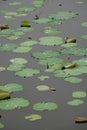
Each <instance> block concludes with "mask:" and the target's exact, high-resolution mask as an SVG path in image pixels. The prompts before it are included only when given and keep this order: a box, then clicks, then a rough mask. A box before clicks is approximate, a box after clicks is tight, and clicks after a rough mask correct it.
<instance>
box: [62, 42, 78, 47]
mask: <svg viewBox="0 0 87 130" xmlns="http://www.w3.org/2000/svg"><path fill="white" fill-rule="evenodd" d="M74 46H77V44H76V43H67V44H62V45H61V47H64V48H67V47H74Z"/></svg>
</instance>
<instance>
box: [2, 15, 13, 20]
mask: <svg viewBox="0 0 87 130" xmlns="http://www.w3.org/2000/svg"><path fill="white" fill-rule="evenodd" d="M4 18H5V19H6V20H15V18H13V17H12V16H8V15H5V16H4Z"/></svg>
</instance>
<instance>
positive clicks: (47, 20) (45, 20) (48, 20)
mask: <svg viewBox="0 0 87 130" xmlns="http://www.w3.org/2000/svg"><path fill="white" fill-rule="evenodd" d="M51 21H52V20H51V19H49V18H39V19H36V20H34V22H35V23H38V24H45V23H50V22H51Z"/></svg>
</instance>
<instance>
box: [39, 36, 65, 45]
mask: <svg viewBox="0 0 87 130" xmlns="http://www.w3.org/2000/svg"><path fill="white" fill-rule="evenodd" d="M39 40H40V42H39V44H40V45H47V46H54V45H60V44H62V43H63V40H62V38H61V37H57V36H45V37H41V38H40V39H39Z"/></svg>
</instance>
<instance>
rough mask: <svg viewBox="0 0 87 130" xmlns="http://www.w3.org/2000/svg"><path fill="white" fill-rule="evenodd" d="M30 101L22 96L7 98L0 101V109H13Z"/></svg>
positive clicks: (24, 105) (25, 105) (27, 104)
mask: <svg viewBox="0 0 87 130" xmlns="http://www.w3.org/2000/svg"><path fill="white" fill-rule="evenodd" d="M29 104H30V102H29V101H28V100H27V99H24V98H11V99H7V100H1V101H0V109H1V110H13V109H15V108H18V107H27V106H29Z"/></svg>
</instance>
